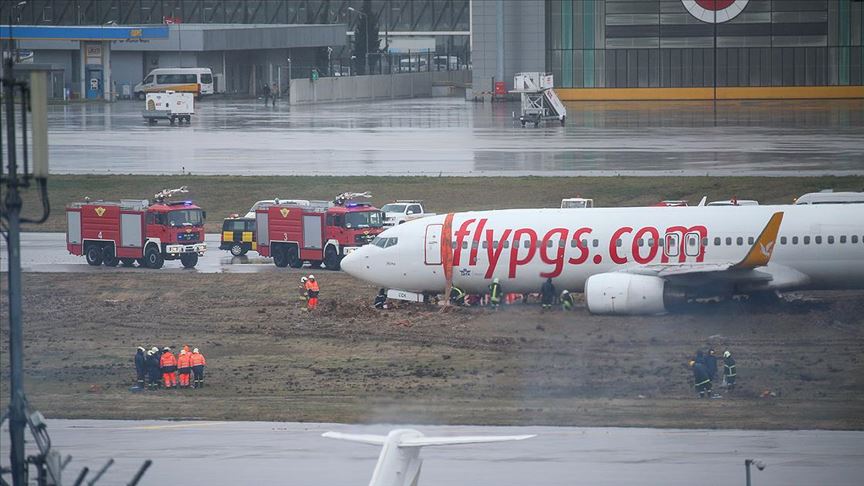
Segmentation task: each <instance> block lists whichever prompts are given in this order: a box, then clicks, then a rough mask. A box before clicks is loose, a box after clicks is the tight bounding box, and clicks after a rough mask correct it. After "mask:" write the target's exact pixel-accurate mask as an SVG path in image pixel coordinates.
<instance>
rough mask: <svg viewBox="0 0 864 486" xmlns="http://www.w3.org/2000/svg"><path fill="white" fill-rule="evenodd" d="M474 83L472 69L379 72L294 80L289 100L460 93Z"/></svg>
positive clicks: (410, 96)
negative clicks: (313, 79) (367, 74)
mask: <svg viewBox="0 0 864 486" xmlns="http://www.w3.org/2000/svg"><path fill="white" fill-rule="evenodd" d="M470 83H471V71H468V70H464V71H432V72H423V73H394V74H376V75H372V76H346V77H332V78H319V79H318V81H311V80H309V79H292V80H291V89H290V91H289V102H290V104H292V105H302V104H309V103H335V102H342V101H368V100H376V99H395V98H422V97H431V96H459V93H460V92H461V90H464V89H465V87H466V86H468V85H470Z"/></svg>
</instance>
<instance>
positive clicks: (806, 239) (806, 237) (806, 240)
mask: <svg viewBox="0 0 864 486" xmlns="http://www.w3.org/2000/svg"><path fill="white" fill-rule="evenodd" d="M804 244H805V245H809V244H810V237H809V236H805V237H804Z"/></svg>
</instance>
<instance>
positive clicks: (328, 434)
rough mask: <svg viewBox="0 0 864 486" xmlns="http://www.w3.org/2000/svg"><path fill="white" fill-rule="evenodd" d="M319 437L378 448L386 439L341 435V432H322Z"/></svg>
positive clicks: (371, 436)
mask: <svg viewBox="0 0 864 486" xmlns="http://www.w3.org/2000/svg"><path fill="white" fill-rule="evenodd" d="M321 437H327V438H328V439H339V440H347V441H350V442H360V443H362V444H369V445H378V446H380V445H384V442H386V441H387V437H386V436H383V435H372V434H343V433H342V432H324V433H323V434H321Z"/></svg>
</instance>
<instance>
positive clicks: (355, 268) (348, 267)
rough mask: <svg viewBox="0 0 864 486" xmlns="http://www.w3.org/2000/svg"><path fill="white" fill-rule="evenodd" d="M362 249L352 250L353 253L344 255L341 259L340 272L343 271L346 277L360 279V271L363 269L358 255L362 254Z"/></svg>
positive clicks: (361, 258)
mask: <svg viewBox="0 0 864 486" xmlns="http://www.w3.org/2000/svg"><path fill="white" fill-rule="evenodd" d="M362 251H363V250H362V248H361V249H359V250H354V251H353V252H351V253H349V254H347V255H345V258H343V259H342V264H341V267H342V270H344V271H345V273H347V274H348V275H351V276H352V277H355V278H360V271H361V269H362V267H363V262H362V260H363V257H362V256H361V255H360V253H362Z"/></svg>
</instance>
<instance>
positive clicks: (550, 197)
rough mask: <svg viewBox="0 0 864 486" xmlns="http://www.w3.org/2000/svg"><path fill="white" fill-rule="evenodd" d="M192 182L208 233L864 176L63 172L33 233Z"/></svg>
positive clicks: (772, 194)
mask: <svg viewBox="0 0 864 486" xmlns="http://www.w3.org/2000/svg"><path fill="white" fill-rule="evenodd" d="M182 185H186V186H189V189H190V193H189V195H188V196H189V199H193V200H195V201H196V202H197V203H198V204H200V205H201V207H202V208H204V209H205V210H206V211H207V217H208V222H207V231H208V232H218V231H219V230H220V229H221V222H222V218H224V217H225V216H227V215H228V214H230V213H242V212H245V211H246V210H247V209H248V208H249V207H250V206H251V205H252V204H253V203H254V202H255V201H257V200H261V199H272V198H274V197H280V198H290V199H331V198H332V197H333V196H335V195H336V194H339V193H341V192H345V191H372V194H373V196H374V198H373V199H372V202H373V203H374V204H376V205H379V206H380V205H382V204H384V203H386V202H388V201H392V200H394V199H422V200H424V201H425V204H426V207H427V210H429V211H432V212H438V213H441V212H450V211H465V210H475V209H478V210H479V209H503V208H526V207H558V206H559V205H560V201H561V198H563V197H573V196H576V195H581V196H583V197H592V198H594V200H595V203H596V204H597V205H598V206H607V207H608V206H638V205H648V204H652V203H655V202H657V201H659V200H661V199H687V200H689V201H691V202H692V203H696V202H697V201H699V199H701V198H702V196H703V195H706V196H708V198H709V200H713V199H728V198H730V197H732V196H737V197H738V198H741V199H757V200H759V201H760V202H761V203H763V204H769V203H791V202H792V200H793V198H795V197H797V196H799V195H801V194H804V193H806V192H812V191H818V190H820V189H826V188H832V189H834V190H838V191H840V190H855V191H860V190H862V188H864V177H859V176H849V177H830V176H825V177H372V176H368V177H367V176H358V177H322V176H297V177H291V176H254V177H240V176H149V175H110V176H95V175H64V176H53V177H52V178H51V179H50V180H49V188H48V192H49V195H50V200H51V207H52V212H51V217H50V218H49V219H48V221H47V222H46V223H45V224H43V225H39V226H35V225H30V226H27V227H25V229H26V230H27V231H65V225H66V222H65V216H64V211H63V207H64V206H65V205H66V204H68V203H70V202H75V201H81V200H83V198H84V197H85V196H89V197H90V198H91V199H93V200H96V199H104V200H118V199H121V198H123V199H147V198H152V197H153V194H155V193H156V192H158V191H159V190H161V189H164V188H174V187H179V186H182ZM35 192H36V191H35V190H33V189H30V190H29V191H28V192H27V193H26V194H25V215H28V216H31V217H34V216H36V215H37V214H38V212H39V208H40V205H39V204H38V201H37V199H36V197H35V196H36V195H35Z"/></svg>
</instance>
